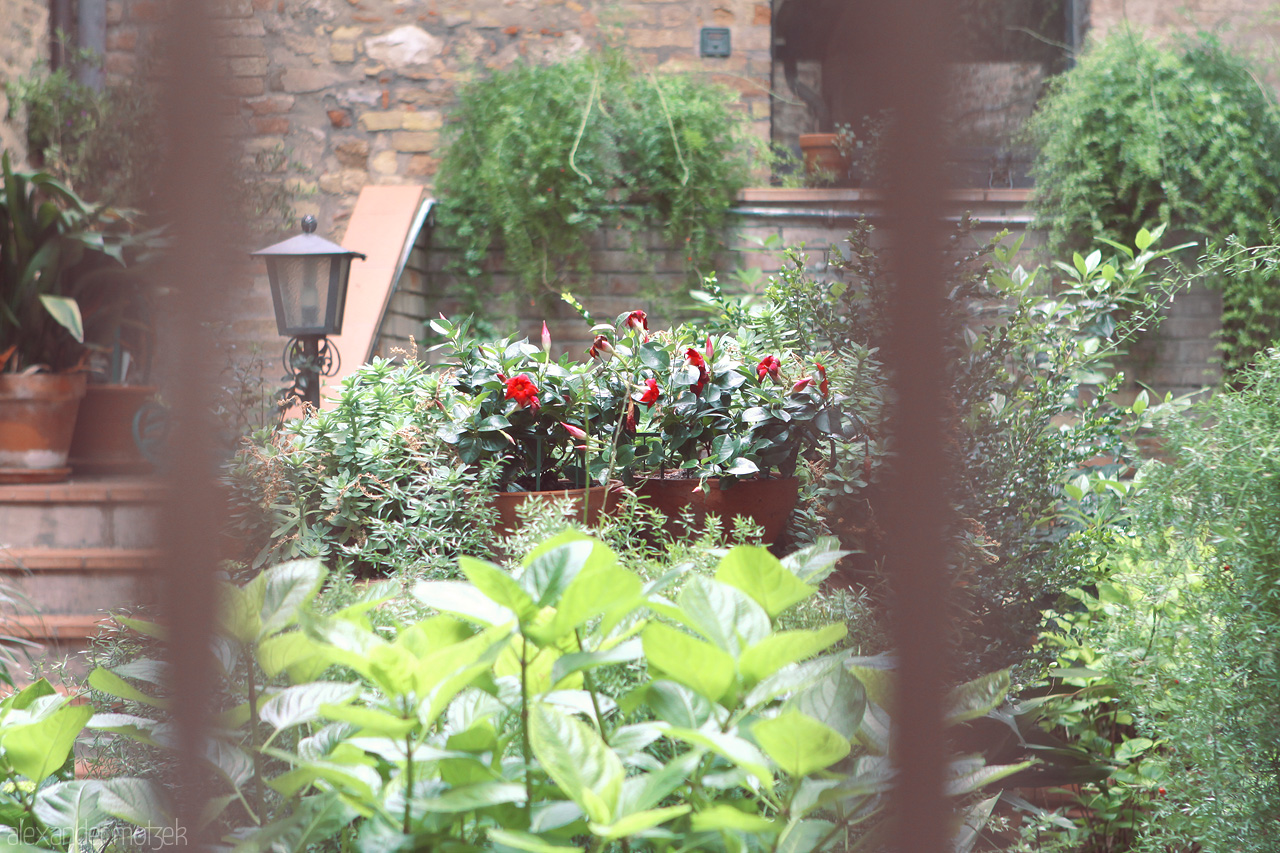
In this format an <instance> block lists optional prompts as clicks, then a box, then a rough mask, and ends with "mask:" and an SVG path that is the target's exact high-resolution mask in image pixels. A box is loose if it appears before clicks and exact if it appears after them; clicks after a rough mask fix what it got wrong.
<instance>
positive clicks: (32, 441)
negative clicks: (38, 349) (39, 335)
mask: <svg viewBox="0 0 1280 853" xmlns="http://www.w3.org/2000/svg"><path fill="white" fill-rule="evenodd" d="M84 389H85V375H84V374H83V373H33V374H30V375H25V376H24V375H17V374H13V373H4V374H0V482H4V483H54V482H57V481H59V480H65V479H66V478H67V476H68V475H69V474H70V473H71V469H70V468H69V467H67V451H68V449H69V448H70V447H71V434H72V432H73V431H74V430H75V427H76V413H77V411H78V410H79V408H80V400H81V398H82V397H84Z"/></svg>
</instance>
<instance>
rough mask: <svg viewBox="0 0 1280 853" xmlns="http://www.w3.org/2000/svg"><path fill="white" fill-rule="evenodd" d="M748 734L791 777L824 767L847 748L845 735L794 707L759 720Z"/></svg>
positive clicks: (840, 755)
mask: <svg viewBox="0 0 1280 853" xmlns="http://www.w3.org/2000/svg"><path fill="white" fill-rule="evenodd" d="M751 736H752V737H753V738H755V741H756V743H758V744H760V748H761V749H763V750H764V751H765V753H766V754H767V755H768V756H769V757H770V758H772V759H773V761H774V763H775V764H777V765H778V767H780V768H782V770H783V772H785V773H786V774H787V775H788V776H791V777H793V778H800V777H803V776H808V775H809V774H810V773H814V772H816V771H818V770H825V769H826V768H828V767H830V766H831V765H832V764H835V763H836V762H837V761H839V760H840V759H842V758H844V757H845V756H846V755H848V754H849V751H850V744H849V739H848V738H846V737H841V735H840V733H839V732H837V731H836V730H835V729H833V728H831V727H830V726H828V725H826V724H824V723H820V722H818V721H817V720H815V719H813V717H810V716H809V715H808V714H802V713H800V712H799V711H796V710H794V709H788V710H786V711H783V712H782V713H781V714H779V715H778V716H776V717H773V718H772V719H765V720H760V721H758V722H757V723H756V724H755V725H754V726H752V727H751Z"/></svg>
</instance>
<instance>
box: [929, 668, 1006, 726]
mask: <svg viewBox="0 0 1280 853" xmlns="http://www.w3.org/2000/svg"><path fill="white" fill-rule="evenodd" d="M1007 695H1009V670H1007V669H1002V670H1000V671H999V672H993V673H990V674H988V675H983V676H980V677H978V678H975V679H974V680H973V681H968V682H965V683H964V684H961V685H960V686H959V687H957V688H955V689H954V690H952V691H951V692H950V693H949V694H947V698H946V702H945V704H944V706H943V708H944V711H945V713H946V722H947V725H953V724H955V723H963V722H964V721H966V720H974V719H977V718H978V717H985V716H986V715H987V714H989V713H991V712H992V711H994V710H995V709H996V708H998V707H999V706H1000V703H1001V702H1003V701H1004V698H1005V696H1007Z"/></svg>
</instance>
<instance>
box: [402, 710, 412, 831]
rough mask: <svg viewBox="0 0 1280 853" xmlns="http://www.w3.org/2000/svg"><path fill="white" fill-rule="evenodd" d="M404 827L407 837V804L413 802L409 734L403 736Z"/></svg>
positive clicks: (408, 825)
mask: <svg viewBox="0 0 1280 853" xmlns="http://www.w3.org/2000/svg"><path fill="white" fill-rule="evenodd" d="M404 780H405V782H404V784H405V790H404V826H403V832H404V834H405V835H408V834H409V833H410V832H411V830H412V829H413V825H412V823H411V822H410V819H409V818H410V811H409V804H410V803H412V802H413V736H412V734H411V733H410V732H405V734H404Z"/></svg>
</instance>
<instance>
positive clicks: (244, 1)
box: [208, 0, 253, 18]
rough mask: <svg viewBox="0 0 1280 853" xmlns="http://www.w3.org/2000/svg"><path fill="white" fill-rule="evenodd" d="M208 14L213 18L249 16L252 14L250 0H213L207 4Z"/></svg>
mask: <svg viewBox="0 0 1280 853" xmlns="http://www.w3.org/2000/svg"><path fill="white" fill-rule="evenodd" d="M208 10H209V14H210V15H211V16H213V17H215V18H249V17H252V16H253V2H252V0H215V2H213V3H210V4H208Z"/></svg>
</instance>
